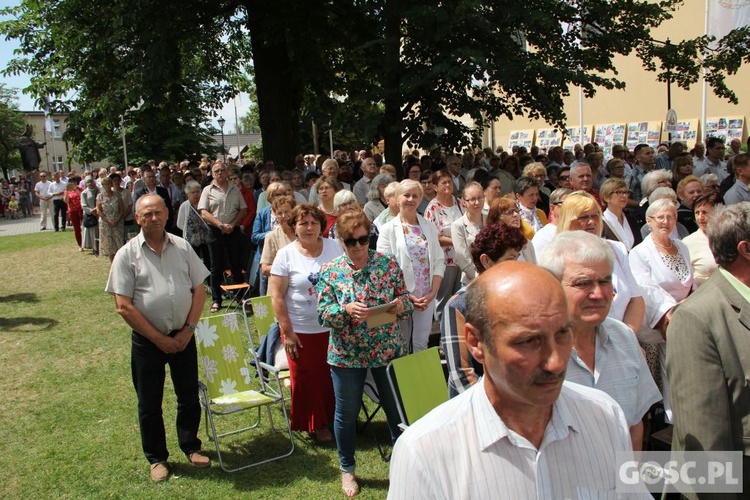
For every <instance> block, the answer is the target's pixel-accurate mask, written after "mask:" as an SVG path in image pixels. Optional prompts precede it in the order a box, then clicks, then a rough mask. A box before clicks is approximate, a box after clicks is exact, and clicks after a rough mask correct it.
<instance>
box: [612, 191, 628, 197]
mask: <svg viewBox="0 0 750 500" xmlns="http://www.w3.org/2000/svg"><path fill="white" fill-rule="evenodd" d="M613 194H616V195H617V196H630V191H615V192H614V193H613Z"/></svg>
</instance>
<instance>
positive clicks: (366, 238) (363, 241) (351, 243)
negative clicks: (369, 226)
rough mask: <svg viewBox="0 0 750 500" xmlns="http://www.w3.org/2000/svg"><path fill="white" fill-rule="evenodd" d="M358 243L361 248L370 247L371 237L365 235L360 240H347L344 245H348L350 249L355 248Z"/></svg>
mask: <svg viewBox="0 0 750 500" xmlns="http://www.w3.org/2000/svg"><path fill="white" fill-rule="evenodd" d="M357 243H359V244H360V245H361V246H366V245H369V244H370V236H368V235H366V234H365V235H364V236H360V237H359V238H347V239H345V240H344V245H346V246H347V247H349V248H351V247H353V246H354V245H356V244H357Z"/></svg>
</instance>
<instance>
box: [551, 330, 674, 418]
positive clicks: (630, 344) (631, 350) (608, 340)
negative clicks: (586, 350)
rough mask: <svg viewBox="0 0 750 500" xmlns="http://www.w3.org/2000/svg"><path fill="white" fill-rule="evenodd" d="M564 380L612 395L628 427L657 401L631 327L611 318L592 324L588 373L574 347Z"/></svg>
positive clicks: (643, 358) (655, 392) (649, 374)
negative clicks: (591, 358) (591, 366)
mask: <svg viewBox="0 0 750 500" xmlns="http://www.w3.org/2000/svg"><path fill="white" fill-rule="evenodd" d="M565 380H567V381H569V382H575V383H576V384H581V385H585V386H586V387H592V388H594V389H599V390H600V391H604V392H606V393H607V394H609V395H610V396H612V399H614V400H615V401H617V403H618V404H619V405H620V407H621V408H622V411H623V412H624V413H625V420H626V421H627V423H628V425H629V426H631V427H632V426H634V425H636V424H637V423H638V422H640V421H641V419H642V418H643V415H645V414H646V412H647V411H648V409H649V408H651V405H653V404H654V403H656V402H657V401H660V400H661V393H660V392H659V388H658V387H657V386H656V383H655V382H654V378H653V377H652V376H651V372H650V371H649V369H648V364H647V363H646V358H645V357H644V356H643V354H642V353H641V348H640V346H639V345H638V340H637V339H636V337H635V334H634V333H633V330H631V329H630V328H628V326H627V325H626V324H625V323H622V322H620V321H617V320H615V319H612V318H607V319H605V320H604V321H603V322H602V324H600V325H599V326H597V327H596V340H595V351H594V372H593V373H591V371H590V370H589V368H588V367H587V366H586V364H585V363H584V362H583V360H582V359H581V358H579V357H578V353H577V352H576V350H575V348H574V349H573V351H572V352H571V354H570V359H569V360H568V370H567V372H566V373H565Z"/></svg>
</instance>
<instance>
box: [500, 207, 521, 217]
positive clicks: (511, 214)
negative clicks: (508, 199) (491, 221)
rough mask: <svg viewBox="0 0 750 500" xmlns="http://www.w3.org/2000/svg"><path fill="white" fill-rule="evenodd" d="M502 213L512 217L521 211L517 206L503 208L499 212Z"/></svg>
mask: <svg viewBox="0 0 750 500" xmlns="http://www.w3.org/2000/svg"><path fill="white" fill-rule="evenodd" d="M501 213H502V215H507V216H508V217H512V216H514V215H521V211H520V210H519V209H517V208H513V209H510V210H505V211H504V212H501Z"/></svg>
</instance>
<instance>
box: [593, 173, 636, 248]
mask: <svg viewBox="0 0 750 500" xmlns="http://www.w3.org/2000/svg"><path fill="white" fill-rule="evenodd" d="M629 196H630V191H629V190H628V183H627V182H625V180H624V179H618V178H616V177H612V178H610V179H607V180H606V181H604V184H602V187H601V189H600V190H599V199H600V200H602V203H604V206H606V207H607V209H606V210H604V214H603V215H602V216H603V221H604V226H603V228H602V236H603V237H604V238H606V239H608V240H614V241H619V242H620V243H622V244H623V245H625V249H626V250H627V251H628V252H630V250H631V249H632V248H633V247H634V246H636V245H637V244H639V243H640V242H641V241H643V237H642V236H641V232H640V230H639V228H638V226H637V225H636V222H635V219H633V218H631V217H630V216H629V215H627V214H626V213H625V207H626V206H627V205H628V200H629V199H630V198H629Z"/></svg>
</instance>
